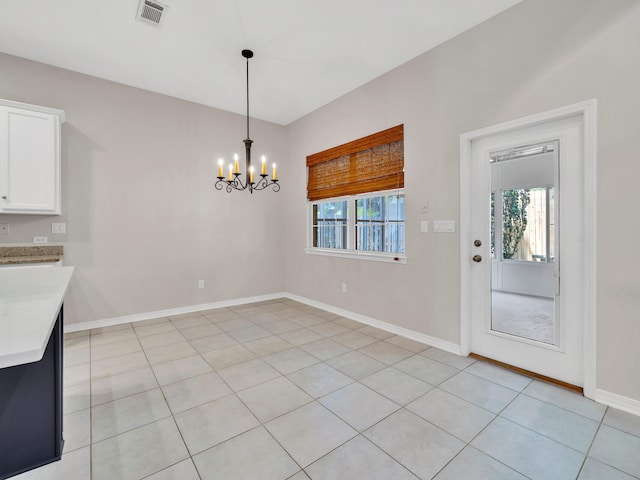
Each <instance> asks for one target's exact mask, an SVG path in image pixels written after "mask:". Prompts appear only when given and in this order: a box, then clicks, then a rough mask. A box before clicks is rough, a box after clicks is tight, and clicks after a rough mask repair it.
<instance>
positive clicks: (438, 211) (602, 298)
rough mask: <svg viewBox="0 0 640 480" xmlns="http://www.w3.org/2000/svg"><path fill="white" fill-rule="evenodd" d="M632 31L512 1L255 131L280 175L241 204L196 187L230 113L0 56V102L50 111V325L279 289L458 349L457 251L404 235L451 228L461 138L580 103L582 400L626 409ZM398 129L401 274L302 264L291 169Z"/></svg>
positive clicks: (235, 138)
mask: <svg viewBox="0 0 640 480" xmlns="http://www.w3.org/2000/svg"><path fill="white" fill-rule="evenodd" d="M638 25H640V3H639V2H638V1H637V0H610V1H606V2H605V1H588V2H587V1H584V0H561V1H552V0H525V1H524V2H522V3H520V4H518V5H517V6H515V7H514V8H512V9H510V10H508V11H506V12H505V13H503V14H501V15H500V16H498V17H495V18H493V19H491V20H489V21H487V22H485V23H483V24H482V25H480V26H478V27H476V28H474V29H472V30H470V31H468V32H466V33H464V34H462V35H460V36H458V37H456V38H454V39H452V40H450V41H448V42H447V43H445V44H443V45H442V46H440V47H438V48H436V49H434V50H432V51H430V52H428V53H426V54H424V55H422V56H420V57H418V58H417V59H415V60H413V61H411V62H409V63H407V64H405V65H403V66H402V67H400V68H398V69H395V70H393V71H392V72H390V73H388V74H387V75H384V76H383V77H380V78H379V79H377V80H375V81H373V82H371V83H369V84H367V85H365V86H363V87H361V88H359V89H357V90H355V91H354V92H352V93H350V94H348V95H346V96H344V97H342V98H340V99H338V100H336V101H335V102H333V103H331V104H329V105H327V106H326V107H323V108H321V109H319V110H318V111H316V112H314V113H312V114H310V115H308V116H306V117H304V118H302V119H300V120H299V121H297V122H295V123H293V124H291V125H289V126H287V127H279V126H276V125H271V124H268V123H264V122H258V121H256V122H254V123H253V124H252V125H253V128H252V131H253V132H254V133H253V134H252V137H253V138H254V140H255V141H256V143H255V145H254V146H255V150H256V151H257V152H259V151H260V150H261V149H262V148H264V151H266V152H267V153H268V155H269V156H270V158H272V159H274V160H275V159H277V161H278V163H279V164H281V168H279V172H280V173H281V176H282V179H283V189H282V191H281V192H280V194H278V195H268V194H264V193H263V194H262V195H260V197H259V198H257V199H256V198H255V195H254V198H250V196H249V195H246V194H244V195H235V194H232V195H226V194H222V193H221V192H214V191H213V189H212V178H213V175H214V174H215V173H214V172H215V159H216V158H217V157H218V156H219V155H221V154H227V153H229V152H234V151H238V150H240V149H241V147H242V144H241V139H242V137H243V120H242V117H239V116H236V115H233V114H229V113H224V112H220V111H216V110H214V109H210V108H206V107H201V106H198V105H194V104H189V103H187V102H183V101H179V100H175V99H172V98H168V97H162V96H160V95H155V94H151V93H148V92H144V91H141V90H137V89H133V88H129V87H125V86H121V85H117V84H114V83H110V82H106V81H103V80H99V79H95V78H91V77H87V76H83V75H78V74H75V73H72V72H68V71H65V70H60V69H56V68H52V67H48V66H44V65H41V64H37V63H33V62H29V61H26V60H21V59H18V58H15V57H9V56H6V55H0V71H1V72H2V75H0V98H7V99H11V100H16V101H23V102H28V103H35V104H39V105H45V106H50V107H57V108H62V109H64V110H65V111H66V112H67V118H68V122H67V124H66V125H65V127H64V143H63V157H64V163H63V196H64V200H63V208H64V215H63V217H62V219H63V220H64V221H66V222H67V229H68V233H67V234H66V236H61V237H59V240H60V241H61V242H63V243H64V245H65V249H66V252H67V255H66V262H67V263H68V264H72V265H76V266H77V275H76V276H75V279H74V282H73V285H72V288H71V292H70V298H69V301H68V302H67V304H68V307H69V308H68V311H67V313H68V317H67V319H68V321H70V322H79V321H91V320H95V319H102V318H109V317H113V316H118V315H127V314H134V313H140V312H149V311H156V310H161V309H164V308H172V307H180V306H188V305H194V304H200V303H205V302H209V301H216V300H226V299H233V298H240V297H247V296H251V295H259V294H263V293H272V292H278V291H281V290H283V289H284V290H286V291H289V292H292V293H294V294H298V295H302V296H305V297H308V298H310V299H314V300H317V301H320V302H324V303H327V304H331V305H335V306H337V307H341V308H345V309H347V310H351V311H353V312H356V313H359V314H363V315H368V316H370V317H373V318H376V319H379V320H383V321H386V322H390V323H393V324H396V325H399V326H402V327H406V328H409V329H412V330H415V331H417V332H421V333H424V334H427V335H431V336H434V337H437V338H439V339H442V340H445V341H448V342H452V343H455V344H457V343H459V335H460V315H459V301H460V278H459V266H460V259H459V254H460V253H459V236H458V234H457V233H454V234H434V233H433V232H432V231H430V232H429V233H427V234H421V233H420V228H419V225H420V220H423V219H425V220H429V221H430V226H431V221H432V220H436V219H454V220H456V226H457V227H459V225H457V221H458V219H459V159H460V152H459V136H460V134H461V133H462V132H467V131H470V130H474V129H477V128H480V127H484V126H488V125H492V124H495V123H500V122H503V121H508V120H511V119H514V118H519V117H522V116H525V115H529V114H534V113H538V112H542V111H546V110H550V109H553V108H557V107H561V106H564V105H568V104H572V103H576V102H579V101H583V100H586V99H590V98H597V99H598V106H599V107H598V108H599V110H598V122H599V123H598V192H597V195H598V212H597V214H598V226H597V231H598V233H597V239H596V240H597V245H598V246H597V252H598V254H597V256H598V258H597V270H598V278H597V298H596V301H597V322H598V328H597V388H599V389H603V390H606V391H609V392H613V393H616V394H619V395H623V396H625V397H629V398H632V399H636V400H640V382H638V381H637V378H638V377H637V371H638V367H640V350H639V349H638V348H637V346H638V340H639V339H640V322H638V312H640V269H638V267H637V262H636V261H634V259H635V253H636V246H635V242H633V239H635V238H636V237H638V236H639V235H640V222H637V221H636V217H637V212H636V211H637V205H638V204H639V203H640V198H638V193H636V192H637V187H636V185H635V183H636V181H635V180H636V178H638V176H639V174H640V166H639V164H638V162H637V141H636V138H637V129H638V125H640V95H638V85H640V64H639V63H638V61H637V58H638V50H639V45H640V29H638V28H637V26H638ZM400 123H404V125H405V159H406V160H405V162H406V167H405V172H406V217H407V242H406V251H407V255H408V256H409V260H408V263H407V264H406V265H397V264H386V263H378V262H367V261H357V260H344V259H338V258H330V257H319V256H312V255H305V254H304V247H305V242H306V231H305V229H306V225H305V218H306V211H305V209H306V203H305V202H306V200H305V183H306V172H305V157H306V156H307V155H309V154H312V153H315V152H318V151H321V150H323V149H326V148H329V147H332V146H335V145H339V144H342V143H344V142H347V141H350V140H353V139H356V138H359V137H361V136H364V135H367V134H370V133H373V132H376V131H379V130H382V129H384V128H388V127H391V126H394V125H397V124H400ZM257 152H256V153H257ZM280 159H282V160H280ZM255 200H257V201H255ZM425 204H428V212H427V213H422V208H423V206H424V205H425ZM52 221H58V219H57V218H55V217H54V218H51V217H49V218H37V217H24V216H22V217H15V218H14V217H13V216H12V217H11V218H7V216H0V222H1V223H11V231H12V233H11V235H9V238H6V239H2V240H0V241H2V242H11V243H22V242H28V241H29V240H30V238H31V237H32V236H33V235H43V234H48V235H49V236H50V237H51V234H50V233H49V232H50V229H51V226H50V224H51V222H52ZM285 252H286V255H285ZM249 270H250V271H251V274H249V273H247V272H248V271H249ZM201 278H203V279H205V280H206V282H207V283H206V284H207V288H206V289H205V290H204V291H203V290H198V289H197V288H196V287H197V280H198V279H201ZM343 281H344V282H347V283H348V285H349V291H348V293H346V294H343V293H341V291H340V284H341V282H343Z"/></svg>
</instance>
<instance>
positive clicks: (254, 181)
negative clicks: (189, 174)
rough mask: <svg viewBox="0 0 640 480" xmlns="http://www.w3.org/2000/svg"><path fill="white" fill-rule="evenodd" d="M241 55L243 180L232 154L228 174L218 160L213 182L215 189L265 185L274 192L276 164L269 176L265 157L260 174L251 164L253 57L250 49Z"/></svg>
mask: <svg viewBox="0 0 640 480" xmlns="http://www.w3.org/2000/svg"><path fill="white" fill-rule="evenodd" d="M242 56H243V57H244V58H246V59H247V138H245V139H244V140H243V142H244V147H245V152H246V157H245V180H244V182H243V181H242V174H241V173H240V165H239V159H238V154H237V153H236V154H234V156H233V163H230V164H229V167H228V174H227V176H226V177H225V175H224V160H223V159H222V158H221V159H220V160H218V181H217V182H216V183H215V187H216V190H222V189H225V190H226V191H227V192H229V193H231V192H232V191H233V190H240V191H242V190H249V192H251V193H253V192H254V191H255V190H264V189H265V188H267V187H272V188H273V191H274V192H278V191H279V190H280V185H279V184H278V171H277V170H276V164H275V163H274V164H273V165H272V173H271V178H269V175H268V174H267V159H266V157H265V156H264V155H263V156H262V165H261V167H260V174H256V172H255V169H254V167H253V165H251V144H252V143H253V140H251V138H250V137H249V59H250V58H251V57H253V52H252V51H251V50H242Z"/></svg>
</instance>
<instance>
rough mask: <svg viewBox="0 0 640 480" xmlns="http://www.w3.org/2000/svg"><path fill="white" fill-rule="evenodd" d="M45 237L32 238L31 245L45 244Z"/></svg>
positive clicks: (46, 240)
mask: <svg viewBox="0 0 640 480" xmlns="http://www.w3.org/2000/svg"><path fill="white" fill-rule="evenodd" d="M48 241H49V240H48V239H47V237H33V243H47V242H48Z"/></svg>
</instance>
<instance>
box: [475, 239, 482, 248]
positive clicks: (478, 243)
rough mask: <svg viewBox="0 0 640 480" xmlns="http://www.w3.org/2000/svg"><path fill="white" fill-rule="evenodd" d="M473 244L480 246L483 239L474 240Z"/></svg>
mask: <svg viewBox="0 0 640 480" xmlns="http://www.w3.org/2000/svg"><path fill="white" fill-rule="evenodd" d="M473 244H474V245H475V246H476V247H479V246H480V245H482V241H480V240H474V241H473Z"/></svg>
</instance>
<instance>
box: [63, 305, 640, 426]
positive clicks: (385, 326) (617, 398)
mask: <svg viewBox="0 0 640 480" xmlns="http://www.w3.org/2000/svg"><path fill="white" fill-rule="evenodd" d="M278 298H289V299H291V300H295V301H296V302H300V303H304V304H305V305H309V306H312V307H315V308H319V309H321V310H325V311H327V312H331V313H335V314H336V315H340V316H341V317H345V318H349V319H351V320H355V321H356V322H360V323H363V324H365V325H371V326H372V327H376V328H379V329H381V330H385V331H387V332H390V333H393V334H395V335H400V336H401V337H405V338H409V339H411V340H415V341H416V342H420V343H424V344H425V345H429V346H431V347H436V348H439V349H441V350H445V351H447V352H450V353H453V354H455V355H460V354H461V353H460V352H461V351H460V345H457V344H455V343H451V342H447V341H445V340H441V339H439V338H436V337H431V336H429V335H425V334H424V333H419V332H416V331H413V330H409V329H407V328H404V327H399V326H398V325H393V324H391V323H387V322H383V321H381V320H377V319H375V318H371V317H367V316H365V315H361V314H359V313H355V312H350V311H349V310H344V309H342V308H338V307H334V306H333V305H329V304H326V303H322V302H317V301H315V300H311V299H309V298H305V297H301V296H299V295H294V294H293V293H289V292H279V293H270V294H266V295H259V296H255V297H245V298H236V299H233V300H224V301H220V302H213V303H204V304H200V305H191V306H188V307H177V308H170V309H167V310H158V311H155V312H146V313H138V314H133V315H124V316H121V317H112V318H105V319H102V320H95V321H92V322H82V323H72V324H69V325H65V326H64V331H65V332H66V333H71V332H79V331H81V330H88V329H91V328H99V327H109V326H111V325H119V324H122V323H130V322H138V321H141V320H150V319H152V318H158V317H168V316H171V315H181V314H184V313H193V312H201V311H204V310H212V309H215V308H224V307H235V306H237V305H245V304H248V303H255V302H263V301H266V300H276V299H278ZM592 399H593V400H595V401H596V402H598V403H602V404H603V405H607V406H609V407H613V408H617V409H618V410H622V411H623V412H627V413H631V414H633V415H638V416H640V400H635V399H632V398H628V397H624V396H622V395H618V394H616V393H611V392H607V391H605V390H601V389H597V388H596V389H595V390H594V394H593V397H592Z"/></svg>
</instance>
